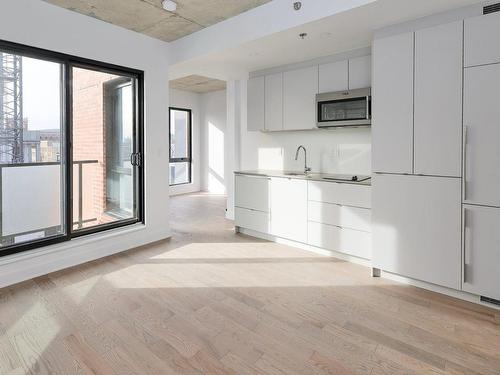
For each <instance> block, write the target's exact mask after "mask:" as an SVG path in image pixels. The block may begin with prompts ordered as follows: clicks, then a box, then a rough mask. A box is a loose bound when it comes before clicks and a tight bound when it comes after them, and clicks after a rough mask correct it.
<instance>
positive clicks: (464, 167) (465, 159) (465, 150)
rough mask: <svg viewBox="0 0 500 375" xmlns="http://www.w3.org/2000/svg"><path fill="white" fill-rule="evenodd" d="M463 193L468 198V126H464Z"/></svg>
mask: <svg viewBox="0 0 500 375" xmlns="http://www.w3.org/2000/svg"><path fill="white" fill-rule="evenodd" d="M462 195H463V200H464V201H466V200H467V126H464V127H463V128H462Z"/></svg>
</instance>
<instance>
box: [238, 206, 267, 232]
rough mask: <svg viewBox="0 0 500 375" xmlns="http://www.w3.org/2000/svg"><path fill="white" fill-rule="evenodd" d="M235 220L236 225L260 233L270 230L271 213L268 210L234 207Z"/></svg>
mask: <svg viewBox="0 0 500 375" xmlns="http://www.w3.org/2000/svg"><path fill="white" fill-rule="evenodd" d="M234 222H235V224H236V226H238V227H242V228H247V229H251V230H254V231H257V232H260V233H264V234H267V233H269V232H270V228H269V227H270V215H269V213H268V212H262V211H256V210H252V209H248V208H241V207H235V208H234Z"/></svg>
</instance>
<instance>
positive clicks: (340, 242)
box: [308, 221, 371, 259]
mask: <svg viewBox="0 0 500 375" xmlns="http://www.w3.org/2000/svg"><path fill="white" fill-rule="evenodd" d="M308 243H309V245H313V246H317V247H321V248H323V249H327V250H333V251H338V252H340V253H345V254H349V255H353V256H356V257H359V258H364V259H370V258H371V234H370V233H367V232H361V231H357V230H353V229H348V228H340V227H335V226H332V225H327V224H321V223H315V222H312V221H310V222H309V223H308Z"/></svg>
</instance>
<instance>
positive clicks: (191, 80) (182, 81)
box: [169, 75, 226, 94]
mask: <svg viewBox="0 0 500 375" xmlns="http://www.w3.org/2000/svg"><path fill="white" fill-rule="evenodd" d="M169 85H170V88H171V89H176V90H183V91H191V92H196V93H198V94H203V93H206V92H211V91H219V90H225V89H226V82H225V81H221V80H219V79H214V78H209V77H204V76H199V75H190V76H187V77H182V78H177V79H173V80H171V81H170V82H169Z"/></svg>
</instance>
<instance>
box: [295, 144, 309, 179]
mask: <svg viewBox="0 0 500 375" xmlns="http://www.w3.org/2000/svg"><path fill="white" fill-rule="evenodd" d="M300 149H302V150H304V174H307V172H310V171H311V168H309V167H308V166H307V151H306V148H305V147H304V146H302V145H300V146H299V147H297V152H295V160H297V159H298V158H299V151H300Z"/></svg>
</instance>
